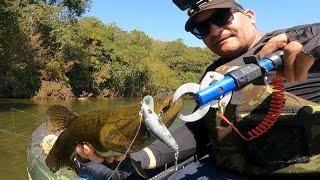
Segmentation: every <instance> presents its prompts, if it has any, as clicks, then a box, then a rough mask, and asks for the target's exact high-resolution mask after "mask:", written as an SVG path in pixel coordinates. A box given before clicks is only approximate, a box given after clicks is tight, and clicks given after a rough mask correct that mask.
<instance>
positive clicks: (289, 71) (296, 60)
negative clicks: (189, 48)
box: [76, 0, 320, 179]
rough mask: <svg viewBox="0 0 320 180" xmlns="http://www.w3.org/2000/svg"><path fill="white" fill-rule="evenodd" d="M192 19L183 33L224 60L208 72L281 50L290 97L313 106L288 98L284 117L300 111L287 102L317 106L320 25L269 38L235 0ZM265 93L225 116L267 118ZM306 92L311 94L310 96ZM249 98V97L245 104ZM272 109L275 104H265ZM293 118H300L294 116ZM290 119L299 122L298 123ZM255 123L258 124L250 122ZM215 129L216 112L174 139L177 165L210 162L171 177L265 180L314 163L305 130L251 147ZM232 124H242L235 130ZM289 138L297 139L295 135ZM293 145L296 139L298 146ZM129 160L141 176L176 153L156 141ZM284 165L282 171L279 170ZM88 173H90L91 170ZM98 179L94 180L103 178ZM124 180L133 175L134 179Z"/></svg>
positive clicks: (89, 154) (205, 5)
mask: <svg viewBox="0 0 320 180" xmlns="http://www.w3.org/2000/svg"><path fill="white" fill-rule="evenodd" d="M193 2H194V1H193ZM188 14H189V16H190V18H189V19H188V21H187V22H186V26H185V29H186V31H188V32H191V33H193V34H194V35H195V36H196V37H197V38H199V39H202V40H203V42H204V43H205V44H206V45H207V47H208V48H209V49H210V50H211V51H212V52H214V53H216V54H218V55H219V56H220V58H219V59H218V60H217V61H215V62H214V63H213V64H211V65H210V66H209V67H208V69H207V71H218V72H220V73H226V71H228V68H230V67H233V66H241V65H244V62H243V58H242V57H244V56H250V55H258V56H259V57H265V56H266V55H268V54H270V53H272V52H275V51H276V50H279V49H282V50H283V51H284V59H283V63H284V69H283V71H281V72H280V71H279V72H277V76H279V77H284V78H285V80H286V82H287V84H286V90H287V91H289V92H291V93H293V94H296V95H297V96H300V97H302V98H304V99H307V100H309V101H304V100H303V99H300V98H299V97H296V96H294V97H293V98H290V97H291V96H287V95H286V98H287V101H286V103H287V102H289V105H287V104H286V106H285V107H287V109H300V108H301V106H296V105H290V101H292V102H293V101H295V99H298V100H297V102H298V104H299V103H300V105H301V104H308V103H312V101H313V102H320V93H319V91H320V61H319V60H318V59H319V57H320V24H313V25H305V26H298V27H294V28H290V29H284V30H279V31H275V32H273V33H268V34H264V33H263V32H261V31H259V30H258V29H257V27H256V26H255V23H256V17H255V13H254V11H253V10H250V9H244V8H243V7H242V6H241V5H240V4H239V3H238V2H236V1H234V0H208V1H199V2H198V3H196V4H193V5H192V6H191V7H190V8H189V9H188ZM226 69H227V70H226ZM270 77H272V75H270ZM266 87H267V86H265V85H261V84H260V85H252V86H251V87H250V88H253V89H252V90H253V91H256V90H259V92H260V90H261V92H263V93H262V94H263V96H261V97H260V95H261V94H258V93H257V94H258V95H252V93H251V94H250V92H249V93H248V91H247V90H246V89H245V90H244V91H243V92H242V91H238V92H236V93H234V94H233V96H234V97H235V98H234V97H233V98H234V99H236V100H238V101H237V102H236V103H235V102H233V103H232V102H231V104H230V106H229V105H228V107H227V111H226V114H225V115H226V116H227V117H229V119H238V120H239V119H240V120H239V121H242V122H243V119H244V118H242V117H241V115H239V114H237V113H238V112H241V110H242V111H243V112H244V111H245V113H250V114H254V110H255V109H259V108H260V109H263V111H262V112H265V111H267V109H266V108H264V107H262V108H261V107H260V104H263V103H262V102H265V101H267V97H268V96H269V95H270V93H269V94H267V95H268V96H264V95H265V93H267V88H266ZM247 89H248V88H247ZM306 91H307V92H308V93H305V92H306ZM248 94H249V95H251V96H248ZM236 96H238V98H237V97H236ZM243 97H244V98H243ZM239 99H240V100H239ZM250 99H254V100H257V99H258V100H259V101H257V102H256V103H257V104H255V105H254V108H249V109H248V107H250V106H246V105H248V104H250V102H249V100H250ZM264 104H266V103H264ZM292 104H295V103H292ZM268 105H270V104H268V103H267V106H268ZM244 107H246V108H244ZM290 113H292V114H297V110H295V111H293V112H290ZM240 114H241V113H240ZM252 116H254V115H252ZM282 117H284V116H282V115H281V116H280V119H281V118H282ZM290 117H291V118H294V117H295V116H290ZM250 118H251V119H254V118H253V117H249V119H250ZM251 119H250V120H251ZM218 121H219V120H218V118H217V117H216V110H215V109H211V110H210V111H209V113H208V114H207V115H206V116H205V117H204V118H203V119H201V120H199V121H196V122H194V123H187V124H186V126H183V127H182V128H179V129H178V130H176V131H175V132H173V135H174V138H175V139H176V140H177V142H178V144H179V146H180V157H179V158H180V160H184V159H186V158H188V157H190V156H193V155H197V157H198V158H199V159H200V158H202V157H203V156H204V155H206V154H209V157H208V158H204V159H202V160H201V161H200V162H199V163H191V164H190V165H188V166H186V167H185V168H184V169H182V170H180V171H178V172H176V173H174V174H173V175H172V176H171V177H170V178H171V179H181V178H192V179H195V178H199V177H202V178H209V179H211V178H212V179H213V178H243V177H242V176H241V175H238V174H233V173H229V172H228V173H227V172H226V171H224V170H217V167H218V168H223V169H228V170H231V171H235V172H238V173H241V174H259V172H261V173H262V174H268V173H272V172H273V171H275V170H277V169H280V168H283V167H287V166H289V165H290V164H295V163H307V162H309V161H308V158H307V157H311V155H310V154H307V152H306V151H305V150H304V147H305V144H304V143H300V142H304V140H305V139H304V137H305V136H304V135H303V133H302V135H301V137H300V134H299V138H296V136H298V135H297V132H300V130H299V128H300V127H298V128H292V127H289V125H286V124H285V123H284V125H281V124H280V125H279V126H278V127H274V128H273V127H272V128H271V130H270V132H269V134H268V135H265V136H263V137H262V136H261V138H258V139H257V141H251V142H249V143H246V142H245V141H243V140H242V139H241V138H240V137H239V136H237V135H236V134H235V133H234V132H231V127H229V126H227V125H218V124H217V122H218ZM219 122H220V121H219ZM234 123H235V124H237V122H234ZM219 124H220V123H219ZM239 125H241V124H239ZM251 126H252V125H251ZM244 128H245V129H246V128H248V126H247V125H246V124H244ZM291 131H294V133H291ZM270 134H271V135H270ZM281 138H284V139H285V138H287V139H289V140H288V141H290V142H286V141H285V140H284V142H283V139H281ZM279 139H280V140H281V141H282V142H279V143H278V142H277V140H279ZM293 139H297V140H296V141H297V143H295V142H296V141H294V140H293ZM300 140H301V141H300ZM270 142H272V143H273V144H276V146H273V145H271V144H270ZM309 143H310V142H309ZM265 144H267V145H270V146H272V147H271V148H278V149H274V151H279V153H273V154H272V153H270V150H269V151H265V149H268V148H265V147H264V145H265ZM290 144H295V145H296V146H294V147H293V148H291V149H294V150H292V151H290V152H287V151H286V148H290V147H289V145H290ZM269 148H270V147H269ZM312 150H313V149H312ZM76 151H77V153H78V154H79V155H81V156H82V157H84V158H86V159H90V160H91V161H93V162H95V163H102V162H107V163H112V162H117V161H121V160H123V159H124V157H121V156H118V157H111V158H106V159H104V158H101V157H99V156H97V155H96V154H95V152H94V150H93V148H92V147H90V145H79V146H78V147H77V148H76ZM271 151H272V149H271ZM308 152H309V151H308ZM317 152H318V153H315V154H319V152H320V151H318V150H317ZM275 154H276V155H275ZM278 154H279V155H278ZM287 154H289V155H287ZM309 155H310V156H309ZM283 156H286V157H283ZM296 157H298V158H296ZM305 157H306V158H305ZM131 158H132V159H134V160H136V161H138V162H140V163H141V165H142V167H143V168H145V169H153V168H157V167H161V166H163V165H164V164H166V163H169V164H172V163H173V162H174V152H172V151H171V150H169V149H168V148H167V147H166V146H165V145H163V144H161V143H160V142H159V141H156V142H155V143H153V144H152V145H150V146H149V147H146V148H144V149H143V150H141V151H139V152H136V153H133V154H131ZM306 159H307V160H306ZM304 160H305V161H304ZM284 161H285V163H282V162H284ZM96 166H97V165H96ZM98 166H100V165H98ZM87 168H89V169H90V167H89V166H87ZM104 168H105V169H104V172H108V173H105V174H103V173H101V171H102V170H101V168H100V174H99V173H96V174H95V173H92V174H93V175H94V174H95V175H97V174H98V175H100V177H101V176H110V174H111V172H112V171H110V170H109V169H108V168H107V167H105V166H104ZM91 169H94V168H91ZM98 169H99V168H98ZM102 169H103V168H102ZM93 171H94V170H93ZM98 175H97V176H96V178H98ZM122 175H123V174H122ZM122 175H119V174H118V175H116V176H113V178H115V177H118V178H121V177H123V178H125V177H124V176H122ZM126 175H130V173H129V174H126ZM170 178H169V179H170Z"/></svg>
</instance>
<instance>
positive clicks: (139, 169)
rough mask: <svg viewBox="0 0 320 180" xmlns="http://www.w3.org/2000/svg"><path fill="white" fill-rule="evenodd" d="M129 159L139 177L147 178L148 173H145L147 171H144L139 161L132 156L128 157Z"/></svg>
mask: <svg viewBox="0 0 320 180" xmlns="http://www.w3.org/2000/svg"><path fill="white" fill-rule="evenodd" d="M130 159H131V165H132V167H133V168H134V170H135V171H136V172H137V173H138V174H139V175H140V176H141V177H143V178H145V179H147V178H148V175H147V173H146V172H145V171H144V169H143V168H142V167H141V163H140V162H137V161H135V160H134V159H132V158H130Z"/></svg>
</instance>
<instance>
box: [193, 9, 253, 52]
mask: <svg viewBox="0 0 320 180" xmlns="http://www.w3.org/2000/svg"><path fill="white" fill-rule="evenodd" d="M212 14H213V11H205V12H203V13H201V14H199V15H198V16H197V18H196V20H197V21H198V22H203V21H205V20H207V19H208V18H209V17H211V15H212ZM233 16H234V19H233V20H232V21H231V22H230V23H228V24H225V25H222V26H217V25H214V24H210V31H209V34H208V35H207V36H206V37H204V38H203V42H204V43H205V44H206V45H207V46H208V48H209V49H211V50H212V51H213V52H214V53H216V54H218V55H220V56H221V57H225V58H235V57H237V56H239V55H241V54H242V53H243V52H245V51H247V50H248V49H249V48H250V47H251V46H253V43H254V40H255V37H256V33H257V30H256V28H255V25H254V23H255V16H254V12H253V11H251V10H244V11H240V12H234V13H233Z"/></svg>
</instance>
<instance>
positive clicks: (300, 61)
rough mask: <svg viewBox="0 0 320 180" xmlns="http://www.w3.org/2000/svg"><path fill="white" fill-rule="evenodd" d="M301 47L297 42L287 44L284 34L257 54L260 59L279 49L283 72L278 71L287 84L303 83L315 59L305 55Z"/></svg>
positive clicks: (269, 42) (271, 40)
mask: <svg viewBox="0 0 320 180" xmlns="http://www.w3.org/2000/svg"><path fill="white" fill-rule="evenodd" d="M302 47H303V45H302V44H301V43H299V42H297V41H291V42H289V39H288V37H287V35H286V34H285V33H282V34H279V35H277V36H275V37H273V38H271V39H270V40H269V41H268V42H267V43H266V45H265V46H264V47H263V48H262V49H261V51H260V52H259V53H258V56H259V57H260V58H263V57H265V56H266V55H268V54H271V53H273V52H275V51H277V50H279V49H283V51H284V57H283V66H284V69H283V71H281V72H280V71H278V72H277V75H280V76H282V77H284V78H285V79H286V81H287V82H294V81H304V80H306V79H307V75H308V71H309V69H310V68H311V66H312V65H313V63H314V61H315V58H313V57H311V56H308V55H306V54H305V53H304V52H303V51H302Z"/></svg>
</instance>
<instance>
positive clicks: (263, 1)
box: [85, 0, 320, 47]
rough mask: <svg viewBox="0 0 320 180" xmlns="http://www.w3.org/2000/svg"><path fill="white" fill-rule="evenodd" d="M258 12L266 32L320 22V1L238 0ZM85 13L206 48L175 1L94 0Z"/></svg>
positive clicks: (150, 33) (164, 39) (127, 27)
mask: <svg viewBox="0 0 320 180" xmlns="http://www.w3.org/2000/svg"><path fill="white" fill-rule="evenodd" d="M239 1H240V3H241V5H242V6H243V7H244V8H246V9H253V10H254V11H255V12H256V17H257V20H256V21H257V23H256V24H257V27H258V28H259V29H260V30H261V31H263V32H271V31H273V30H277V29H282V28H287V27H292V26H296V25H301V24H310V23H316V22H320V13H319V7H320V1H319V0H305V1H300V0H239ZM85 16H94V17H97V18H98V19H100V20H102V22H103V23H105V24H110V23H116V25H117V26H118V27H119V28H121V29H122V30H125V31H132V30H134V29H136V30H139V31H143V32H144V33H146V34H147V35H148V36H149V37H151V38H153V39H157V40H162V41H173V40H176V39H179V38H181V39H183V42H184V43H185V44H186V45H188V46H191V47H205V45H204V44H203V42H202V41H201V40H199V39H197V38H196V37H194V36H193V35H192V34H190V33H188V32H186V31H185V30H184V25H185V22H186V20H187V19H188V15H187V13H186V12H185V11H181V10H180V9H179V8H178V7H176V6H175V5H174V4H173V2H172V0H116V1H114V0H113V1H110V0H92V4H91V9H90V10H89V12H87V13H86V14H85Z"/></svg>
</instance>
